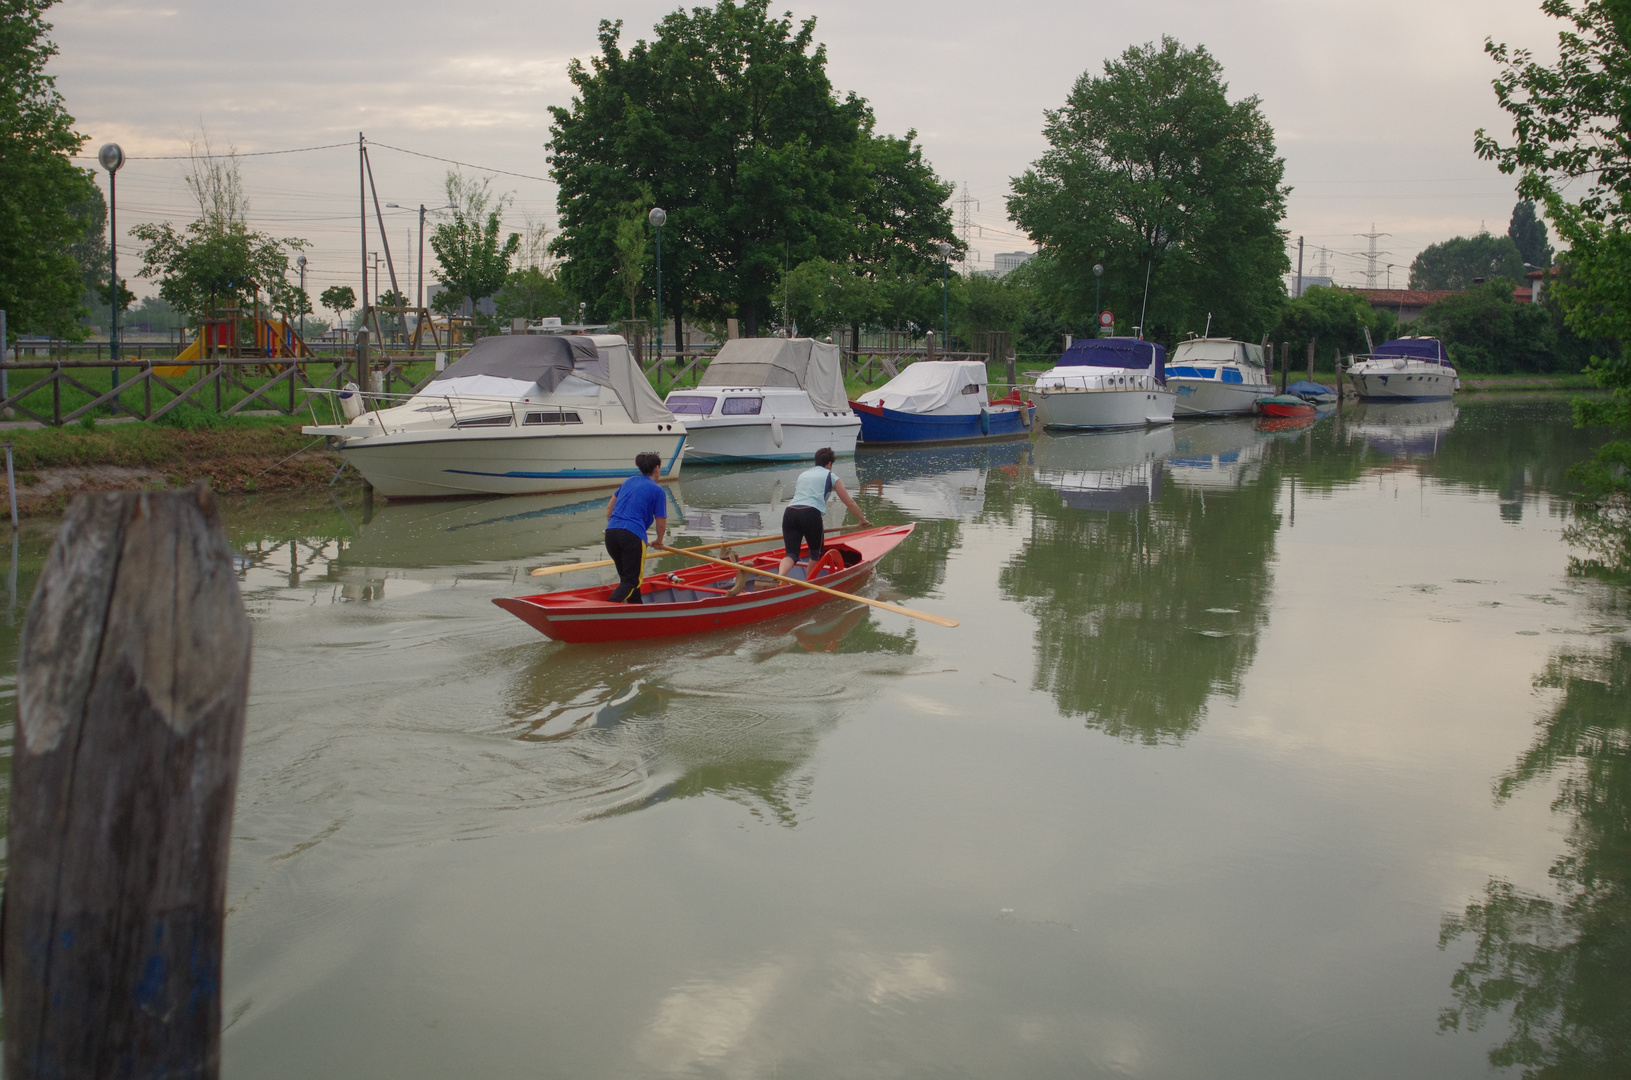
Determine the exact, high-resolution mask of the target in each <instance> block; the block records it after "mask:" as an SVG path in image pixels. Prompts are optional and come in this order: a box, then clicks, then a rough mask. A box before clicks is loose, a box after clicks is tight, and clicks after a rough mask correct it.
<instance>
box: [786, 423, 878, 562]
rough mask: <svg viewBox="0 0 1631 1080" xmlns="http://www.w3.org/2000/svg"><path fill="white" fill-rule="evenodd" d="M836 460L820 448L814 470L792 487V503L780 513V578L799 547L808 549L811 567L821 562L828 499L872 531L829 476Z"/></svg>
mask: <svg viewBox="0 0 1631 1080" xmlns="http://www.w3.org/2000/svg"><path fill="white" fill-rule="evenodd" d="M837 458H838V455H837V454H834V453H833V452H832V449H831V448H830V447H826V446H823V447H822V448H821V449H820V450H817V451H816V452H815V468H813V469H805V470H804V471H803V472H801V473H799V478H798V482H797V483H796V484H794V486H793V500H792V501H791V502H789V503H788V504H787V509H786V510H783V511H782V546H783V547H784V548H785V549H786V552H787V553H786V554H785V555H783V556H782V561H781V565H780V567H778V568H777V570H776V572H777V573H778V574H781V575H782V576H783V577H786V576H787V572H788V571H789V570H791V569H793V564H794V563H795V562H797V561H798V557H799V547H800V545H801V543H802V544H807V545H809V548H810V565H811V566H814V565H815V564H816V560H817V559H819V558H821V546H822V543H823V541H824V539H825V530H824V527H823V526H824V524H825V523H824V522H823V521H822V515H823V514H825V513H826V512H827V497H828V496H830V495H837V496H838V497H839V499H841V500H842V501H843V503H844V505H845V506H847V507H849V511H850V513H852V514H854V515H855V516H856V517H857V518H859V519H860V521H861V527H862V528H863V529H870V528H872V522H870V521H868V520H867V519H866V515H865V514H863V513H862V512H861V507H860V505H859V504H858V503H856V501H855V499H854V497H853V496H851V495H850V493H849V492H848V491H845V490H844V482H843V481H842V480H840V479H838V477H836V476H834V475H833V474H832V463H833V462H834V461H835V460H837Z"/></svg>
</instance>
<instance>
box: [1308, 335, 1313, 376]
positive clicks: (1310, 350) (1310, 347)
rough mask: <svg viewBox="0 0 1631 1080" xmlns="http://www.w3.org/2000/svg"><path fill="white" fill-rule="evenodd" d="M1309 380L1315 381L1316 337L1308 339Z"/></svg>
mask: <svg viewBox="0 0 1631 1080" xmlns="http://www.w3.org/2000/svg"><path fill="white" fill-rule="evenodd" d="M1308 381H1309V382H1313V381H1314V339H1313V338H1309V339H1308Z"/></svg>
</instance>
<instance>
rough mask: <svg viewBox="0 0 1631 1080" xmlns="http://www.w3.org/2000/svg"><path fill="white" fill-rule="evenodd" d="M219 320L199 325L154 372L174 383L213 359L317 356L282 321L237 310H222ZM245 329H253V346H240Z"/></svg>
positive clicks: (270, 359) (308, 357)
mask: <svg viewBox="0 0 1631 1080" xmlns="http://www.w3.org/2000/svg"><path fill="white" fill-rule="evenodd" d="M221 316H222V317H220V318H215V319H210V320H207V321H205V322H203V323H201V324H200V325H199V327H198V336H197V337H196V338H194V339H193V340H192V342H191V343H190V344H188V346H187V347H186V348H185V349H182V350H181V352H180V353H178V354H177V355H176V358H175V361H174V362H173V363H170V364H156V365H154V367H153V371H154V372H155V373H156V374H158V375H159V376H160V377H161V378H166V379H174V378H179V377H180V376H182V375H185V374H187V372H188V370H189V369H190V368H191V367H192V365H194V364H198V363H208V362H209V361H210V360H211V359H213V358H216V357H230V358H232V359H234V360H239V359H245V358H262V359H265V360H266V361H268V362H269V363H271V362H275V361H279V360H310V359H312V358H314V356H315V355H316V354H315V353H313V352H312V351H311V348H310V346H308V345H307V344H306V342H305V339H303V338H302V337H301V336H300V335H299V334H298V333H296V332H295V329H294V327H293V326H291V325H289V324H288V323H286V322H284V321H283V320H281V319H270V318H264V317H262V316H260V315H258V314H256V315H252V316H250V317H249V318H247V319H246V318H244V317H243V313H242V312H241V311H239V310H237V309H236V308H228V309H225V310H223V311H222V312H221ZM245 327H251V328H252V329H253V334H252V336H253V344H251V345H247V346H246V345H244V344H242V341H243V333H244V328H245Z"/></svg>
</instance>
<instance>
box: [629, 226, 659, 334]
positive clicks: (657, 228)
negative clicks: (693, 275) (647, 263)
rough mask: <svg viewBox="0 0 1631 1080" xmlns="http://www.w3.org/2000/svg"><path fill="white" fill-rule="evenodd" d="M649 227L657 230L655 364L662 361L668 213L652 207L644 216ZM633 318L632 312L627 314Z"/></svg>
mask: <svg viewBox="0 0 1631 1080" xmlns="http://www.w3.org/2000/svg"><path fill="white" fill-rule="evenodd" d="M646 220H647V221H649V222H651V227H652V228H653V229H656V230H657V335H656V341H657V362H658V363H659V364H660V363H662V360H663V224H664V223H665V222H666V221H668V211H666V210H664V209H663V208H662V207H660V206H653V207H652V208H651V213H649V214H647V215H646ZM629 317H630V318H633V317H634V312H632V311H631V312H629Z"/></svg>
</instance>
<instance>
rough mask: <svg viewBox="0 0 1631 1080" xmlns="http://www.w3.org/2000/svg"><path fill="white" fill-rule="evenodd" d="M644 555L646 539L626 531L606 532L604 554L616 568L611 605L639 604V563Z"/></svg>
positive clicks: (612, 530) (609, 530)
mask: <svg viewBox="0 0 1631 1080" xmlns="http://www.w3.org/2000/svg"><path fill="white" fill-rule="evenodd" d="M645 553H646V538H645V537H643V536H636V535H635V534H634V533H631V532H629V530H627V529H607V530H606V554H608V555H610V556H611V557H612V563H613V564H614V565H615V566H616V567H617V588H615V589H613V590H612V603H614V604H621V603H624V602H627V603H630V604H638V603H640V561H641V559H642V558H644V556H645Z"/></svg>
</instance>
